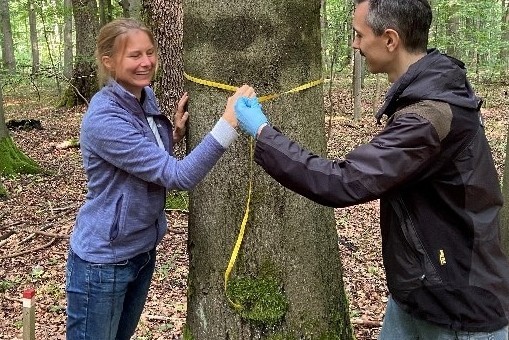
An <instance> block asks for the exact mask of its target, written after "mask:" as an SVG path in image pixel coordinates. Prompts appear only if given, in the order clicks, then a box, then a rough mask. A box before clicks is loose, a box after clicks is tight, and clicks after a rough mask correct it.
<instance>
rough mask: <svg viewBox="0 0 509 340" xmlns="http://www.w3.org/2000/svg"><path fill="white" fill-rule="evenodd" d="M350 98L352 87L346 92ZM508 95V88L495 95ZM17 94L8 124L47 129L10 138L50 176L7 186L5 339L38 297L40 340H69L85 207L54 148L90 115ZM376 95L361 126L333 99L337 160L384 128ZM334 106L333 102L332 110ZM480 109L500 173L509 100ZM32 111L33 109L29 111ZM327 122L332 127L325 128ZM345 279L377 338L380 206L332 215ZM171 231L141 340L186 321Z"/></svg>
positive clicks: (182, 264)
mask: <svg viewBox="0 0 509 340" xmlns="http://www.w3.org/2000/svg"><path fill="white" fill-rule="evenodd" d="M345 88H346V89H348V87H345ZM489 91H490V92H489V93H493V91H495V92H496V91H499V92H500V93H502V91H503V89H502V90H500V89H491V90H489ZM15 92H16V91H14V90H13V91H10V92H9V91H8V92H7V93H4V97H5V98H4V99H5V109H6V112H7V117H6V119H7V120H9V119H39V120H41V123H42V126H43V128H44V129H43V130H32V131H13V132H12V137H13V138H14V140H15V142H16V144H17V145H18V146H19V148H20V149H22V150H23V151H24V152H25V153H26V154H27V155H28V156H30V157H32V158H33V159H35V160H37V162H39V164H40V165H41V166H43V167H44V168H45V169H47V170H50V171H51V172H52V174H51V175H37V176H31V175H20V176H17V177H16V178H2V182H3V184H4V186H5V187H6V189H7V191H8V192H9V199H8V200H6V201H1V202H0V261H1V262H0V263H1V264H0V339H21V338H22V304H21V297H22V293H23V290H24V289H26V288H35V289H36V296H35V306H36V307H35V308H36V339H64V338H65V304H66V301H65V260H66V257H67V247H68V235H69V233H70V230H71V228H72V224H73V221H74V217H75V214H76V212H77V209H78V208H79V206H80V204H81V203H82V202H83V199H84V194H85V177H84V173H83V170H82V166H81V157H80V153H79V150H78V149H77V148H72V147H71V148H58V147H57V146H58V145H59V144H60V143H62V142H64V141H66V140H70V139H72V138H76V137H77V136H78V131H79V123H80V119H81V116H82V113H83V112H84V110H85V108H84V107H79V108H76V109H74V110H56V109H54V108H52V105H46V106H45V105H44V103H43V100H42V101H37V100H34V99H33V98H30V95H26V93H24V94H25V97H24V98H21V99H19V94H16V93H15ZM369 96H370V92H366V94H365V95H364V97H363V101H364V103H365V108H364V109H365V112H368V113H366V114H365V117H364V118H363V119H361V120H360V121H359V122H353V121H352V119H351V116H349V115H346V114H345V112H352V110H351V99H350V94H349V92H348V90H346V91H345V90H341V91H338V90H336V91H334V93H333V96H332V98H326V103H329V102H332V103H333V104H334V108H333V109H332V111H329V112H334V115H333V117H332V119H331V123H332V130H331V133H330V138H329V154H330V157H331V158H334V157H341V156H342V155H344V154H345V153H346V152H347V151H348V150H350V149H351V148H353V147H355V146H356V145H358V144H360V143H363V142H367V141H368V140H369V139H370V137H371V136H373V134H375V133H376V132H377V131H378V130H379V129H380V126H377V125H376V124H375V121H374V119H373V118H372V115H371V113H370V112H371V111H372V106H371V100H370V98H369ZM329 99H330V101H329ZM497 100H498V101H495V100H491V102H495V103H496V104H497V105H496V106H491V107H490V108H488V109H485V110H484V114H485V117H486V126H487V131H488V136H489V138H490V142H491V144H492V146H493V151H494V157H495V160H496V163H497V169H498V170H499V171H500V173H502V171H503V160H504V157H505V138H506V137H505V136H506V132H507V116H508V112H507V110H508V109H507V107H508V105H507V103H508V99H507V98H504V97H503V96H501V97H500V98H499V99H497ZM27 103H29V104H30V105H31V106H30V108H29V109H26V107H27V105H26V104H27ZM327 123H328V120H327ZM335 214H336V220H337V228H338V236H339V249H340V252H341V257H342V262H343V269H344V272H343V279H344V282H345V289H346V291H347V294H348V297H349V300H350V313H351V318H352V321H353V325H354V330H355V334H356V337H357V339H376V336H377V334H378V331H379V327H377V326H376V325H377V324H378V323H379V322H381V320H382V318H383V313H384V308H385V302H386V296H387V290H386V286H385V280H384V269H383V266H382V264H381V250H380V243H381V242H380V233H379V230H378V204H377V202H371V203H366V204H363V205H359V206H355V207H351V208H345V209H336V210H335ZM169 221H171V222H170V226H169V227H170V232H169V235H168V236H167V237H165V239H164V240H163V242H162V244H161V245H159V249H158V251H159V254H161V255H162V254H164V256H161V255H160V256H159V259H158V264H157V269H156V273H155V275H154V280H153V284H152V287H151V289H150V293H149V298H148V301H147V304H146V308H145V311H144V314H143V316H142V320H141V322H140V324H139V327H138V330H137V332H136V336H137V337H136V339H178V338H180V337H181V331H182V327H183V324H184V323H185V317H186V277H187V263H188V262H187V253H186V238H187V231H186V228H187V217H186V215H184V214H181V213H177V212H174V213H171V216H169Z"/></svg>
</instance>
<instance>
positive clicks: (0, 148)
mask: <svg viewBox="0 0 509 340" xmlns="http://www.w3.org/2000/svg"><path fill="white" fill-rule="evenodd" d="M2 84H3V81H2V79H1V78H0V175H3V176H9V175H14V174H34V173H40V172H41V171H42V170H41V168H40V167H39V166H38V165H37V163H36V162H34V161H33V160H32V159H30V158H29V157H27V156H25V154H23V152H22V151H21V150H19V149H18V148H17V147H16V145H15V144H14V141H13V140H12V138H11V136H10V134H9V130H8V129H7V125H6V123H5V111H4V105H3V92H2ZM5 195H6V193H5V189H4V188H3V186H2V185H1V183H0V197H3V196H5Z"/></svg>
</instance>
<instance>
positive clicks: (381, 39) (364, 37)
mask: <svg viewBox="0 0 509 340" xmlns="http://www.w3.org/2000/svg"><path fill="white" fill-rule="evenodd" d="M368 10H369V2H368V1H364V2H362V3H360V4H359V5H357V7H356V8H355V12H354V18H353V29H354V31H355V38H354V40H353V42H352V47H353V48H355V49H358V50H360V52H361V54H362V55H363V56H364V57H365V58H366V64H367V67H368V70H369V71H370V72H371V73H387V71H388V66H389V65H388V63H389V62H390V55H389V53H388V50H387V45H386V42H387V37H386V36H385V34H382V35H381V36H376V35H375V34H374V33H373V30H372V29H371V27H369V26H368V23H367V21H366V17H367V15H368Z"/></svg>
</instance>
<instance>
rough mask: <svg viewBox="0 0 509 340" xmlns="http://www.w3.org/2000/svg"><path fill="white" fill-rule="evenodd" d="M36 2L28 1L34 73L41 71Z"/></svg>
mask: <svg viewBox="0 0 509 340" xmlns="http://www.w3.org/2000/svg"><path fill="white" fill-rule="evenodd" d="M35 6H37V4H35V3H34V2H33V1H28V22H29V26H30V46H31V47H32V74H37V73H39V66H40V60H39V40H38V38H37V21H36V17H37V16H36V11H35Z"/></svg>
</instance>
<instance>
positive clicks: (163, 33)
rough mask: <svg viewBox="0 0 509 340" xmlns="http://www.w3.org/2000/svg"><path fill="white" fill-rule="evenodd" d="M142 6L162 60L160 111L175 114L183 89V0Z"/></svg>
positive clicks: (152, 1) (157, 0) (158, 88)
mask: <svg viewBox="0 0 509 340" xmlns="http://www.w3.org/2000/svg"><path fill="white" fill-rule="evenodd" d="M143 8H144V9H145V11H146V12H147V18H149V20H146V21H147V26H148V27H150V28H151V30H152V31H153V32H154V35H155V37H156V39H157V44H158V46H159V60H160V62H161V64H160V68H159V74H158V75H157V79H156V81H155V82H154V87H155V90H156V93H157V95H158V99H159V103H160V105H161V111H162V112H163V114H165V115H167V116H169V117H170V118H173V117H172V116H173V115H172V113H173V112H174V109H175V107H176V103H177V101H178V99H179V98H180V96H181V95H182V93H183V76H182V70H183V68H182V31H183V26H182V0H172V1H167V0H145V1H144V2H143ZM192 100H193V98H191V101H192Z"/></svg>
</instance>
